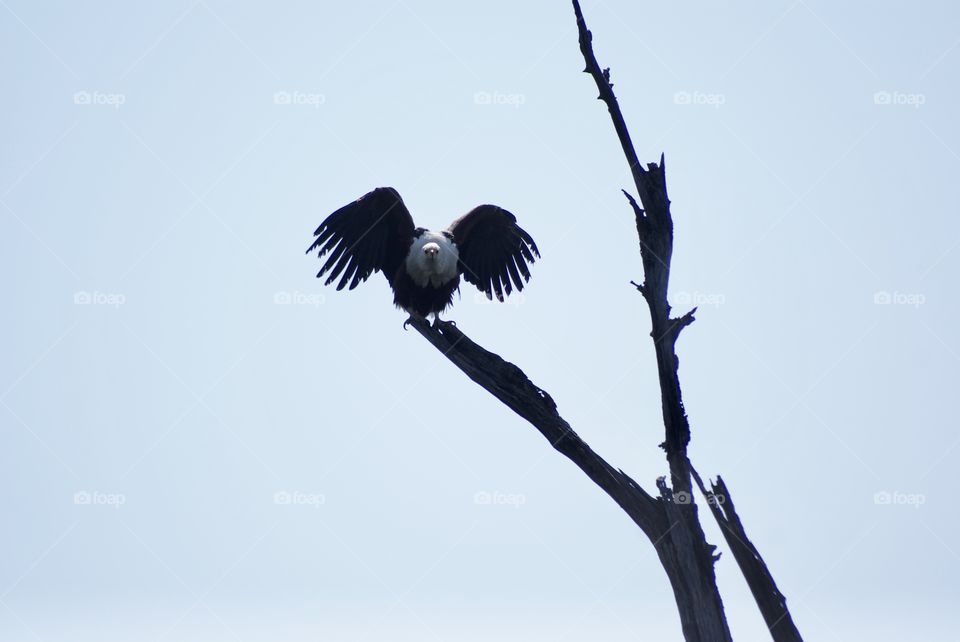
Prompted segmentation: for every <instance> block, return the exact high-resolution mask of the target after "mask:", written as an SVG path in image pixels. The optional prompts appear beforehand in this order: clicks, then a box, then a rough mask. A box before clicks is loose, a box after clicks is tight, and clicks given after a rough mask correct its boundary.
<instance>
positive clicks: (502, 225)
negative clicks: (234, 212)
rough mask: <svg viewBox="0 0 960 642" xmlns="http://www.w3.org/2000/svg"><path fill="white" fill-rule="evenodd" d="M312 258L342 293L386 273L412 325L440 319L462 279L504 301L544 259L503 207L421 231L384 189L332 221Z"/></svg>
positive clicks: (317, 234)
mask: <svg viewBox="0 0 960 642" xmlns="http://www.w3.org/2000/svg"><path fill="white" fill-rule="evenodd" d="M313 235H314V241H313V243H312V244H311V245H310V247H309V248H308V249H307V254H311V253H313V252H316V253H317V257H318V258H320V259H321V260H323V258H324V257H326V261H325V262H324V263H323V266H322V267H321V268H320V271H319V272H317V278H323V277H324V275H326V281H324V285H331V284H332V283H333V282H334V281H336V280H337V278H339V279H340V282H339V283H337V290H338V291H339V290H342V289H343V288H345V287H347V286H349V289H350V290H352V289H354V288H355V287H357V285H359V284H360V283H361V282H363V281H366V280H367V278H369V277H370V275H371V274H373V273H374V272H381V273H383V275H384V276H385V277H386V279H387V283H389V284H390V288H391V289H392V290H393V303H394V305H396V306H397V307H398V308H400V309H401V310H404V311H406V312H407V313H408V314H409V315H410V316H409V317H408V319H407V320H406V321H405V322H404V324H403V325H404V328H406V326H407V324H409V323H411V322H413V321H415V320H416V319H426V318H427V317H428V316H429V315H430V314H433V315H434V318H433V325H434V327H437V326H439V325H440V324H441V323H452V322H450V321H441V320H440V313H441V312H443V311H444V310H446V309H447V308H448V307H449V306H450V305H451V304H452V303H453V294H454V292H459V288H460V278H461V276H462V277H463V278H464V280H466V281H467V282H468V283H471V284H473V285H475V286H476V287H477V288H478V289H479V290H480V291H481V292H483V293H484V294H485V295H486V296H487V298H488V299H490V300H492V299H493V298H494V297H496V298H497V300H498V301H501V302H502V301H503V300H504V295H509V294H510V293H511V292H512V291H513V290H514V289H516V290H517V291H520V290H523V286H524V284H525V283H526V282H527V281H529V280H530V270H529V267H528V265H530V264H532V263H533V262H534V261H535V259H537V258H540V251H539V250H538V249H537V244H536V243H535V242H534V240H533V238H532V237H531V236H530V235H529V234H528V233H527V232H526V231H525V230H524V229H523V228H521V227H520V226H519V225H517V219H516V217H515V216H514V215H513V214H511V213H510V212H508V211H507V210H505V209H503V208H502V207H498V206H496V205H479V206H477V207H475V208H473V209H472V210H470V211H469V212H467V213H466V214H464V215H463V216H461V217H460V218H458V219H456V220H455V221H454V222H453V223H451V224H450V226H449V227H447V229H445V230H442V231H432V230H428V229H426V228H423V227H416V226H415V225H414V223H413V217H412V216H411V215H410V211H409V210H408V209H407V206H406V205H404V203H403V199H402V198H401V197H400V193H399V192H397V190H395V189H394V188H392V187H378V188H376V189H374V190H373V191H371V192H369V193H367V194H365V195H364V196H361V197H360V198H358V199H357V200H355V201H353V202H352V203H348V204H347V205H344V206H343V207H341V208H340V209H338V210H337V211H335V212H334V213H333V214H330V215H329V216H328V217H327V218H326V219H325V220H324V221H323V222H322V223H321V224H320V226H319V227H317V229H316V231H314V233H313Z"/></svg>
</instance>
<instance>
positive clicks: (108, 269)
mask: <svg viewBox="0 0 960 642" xmlns="http://www.w3.org/2000/svg"><path fill="white" fill-rule="evenodd" d="M583 10H584V12H585V14H586V17H587V20H588V23H589V25H590V27H591V29H592V30H593V33H594V43H595V48H596V52H597V55H598V57H599V60H600V64H601V65H602V66H605V67H606V66H609V67H611V68H612V77H613V82H614V83H615V91H616V93H617V95H618V97H619V99H620V103H621V106H622V108H623V111H624V115H625V117H626V120H627V123H628V125H629V127H630V130H631V133H632V135H633V140H634V142H635V144H636V148H637V152H638V155H639V156H640V158H641V159H643V160H647V161H654V160H656V159H658V158H659V156H660V154H661V152H663V153H665V154H666V162H667V182H668V189H669V192H670V197H671V200H672V211H673V217H674V223H675V233H676V239H675V250H674V254H673V271H672V275H671V276H672V282H671V288H670V299H671V302H672V303H673V305H674V306H675V310H676V311H677V313H682V312H684V311H686V310H687V309H688V308H690V307H692V306H694V305H696V306H698V312H697V315H696V316H697V321H696V323H694V324H693V325H692V326H690V327H688V328H687V329H686V330H685V331H684V333H683V336H682V337H681V339H680V341H679V343H678V346H677V352H678V354H679V359H680V371H679V372H680V377H681V383H682V386H683V392H684V400H685V403H686V408H687V411H688V414H689V417H690V423H691V429H692V434H693V441H692V443H691V447H690V455H691V457H692V460H693V462H694V465H695V466H696V467H697V469H698V470H699V472H700V473H701V474H702V475H703V476H704V477H711V478H713V477H715V476H716V475H717V474H720V475H722V476H723V478H724V479H725V480H726V482H727V484H728V486H729V488H730V491H731V493H732V494H733V496H734V498H735V500H736V503H737V508H738V511H739V513H740V515H741V517H742V519H743V521H744V524H745V526H746V528H747V531H748V533H749V534H750V536H751V537H752V538H753V542H754V543H755V544H756V546H757V547H758V548H759V550H760V551H761V552H762V554H763V555H764V557H765V559H766V561H767V562H768V564H769V566H770V569H771V570H772V572H773V575H774V577H775V578H776V580H777V582H778V584H779V586H780V588H781V590H782V591H783V593H784V594H785V595H786V596H787V599H788V604H789V605H790V607H791V610H792V613H793V617H794V620H795V622H796V623H797V625H798V627H799V628H800V630H801V632H802V633H803V634H804V636H805V638H806V639H809V640H835V641H836V640H839V641H846V640H864V639H870V640H876V641H887V640H889V641H893V640H904V639H931V640H932V639H936V640H960V637H957V636H958V634H957V630H958V627H957V623H958V622H957V615H956V608H955V604H956V602H957V599H958V597H960V595H958V587H957V582H956V577H957V575H958V572H960V544H958V542H960V517H958V512H957V510H956V502H955V495H956V483H955V475H954V468H955V466H954V465H953V462H954V461H955V460H956V458H957V457H958V456H960V448H958V444H960V434H958V430H957V427H958V426H957V412H956V383H957V367H958V362H960V342H958V338H957V333H956V331H955V330H951V329H950V328H956V323H955V317H956V316H957V315H958V313H960V307H958V299H957V294H956V287H955V284H954V281H953V278H954V277H953V276H951V275H956V274H957V272H958V269H960V248H958V246H960V222H958V216H957V215H958V211H957V205H956V203H957V199H956V189H955V185H956V176H957V174H958V171H960V125H958V122H957V119H956V113H957V111H958V106H960V105H958V103H960V94H958V90H957V83H956V78H957V77H958V72H960V8H958V6H957V5H956V4H955V3H949V2H933V1H927V2H923V1H921V2H918V3H912V4H907V3H900V2H873V3H865V2H850V3H830V2H825V1H823V0H791V1H785V2H781V1H779V0H775V1H773V2H764V3H760V2H753V3H732V2H703V1H701V0H695V1H694V2H687V3H653V2H626V1H620V0H617V1H614V0H584V1H583ZM0 55H2V56H3V58H4V59H5V60H7V61H8V62H7V64H5V65H3V66H2V68H0V82H2V85H3V87H4V100H3V101H2V103H0V113H2V116H3V117H2V118H0V140H2V146H3V152H2V154H0V256H2V261H3V271H4V273H5V274H6V275H7V278H5V279H3V281H2V286H0V287H2V296H3V300H4V302H5V305H4V306H3V308H2V312H0V314H2V316H0V319H2V321H0V323H2V330H3V331H2V339H0V343H2V346H3V349H2V354H3V359H2V360H0V440H2V442H0V488H2V490H0V501H2V505H3V507H4V510H5V513H6V515H5V520H4V523H5V528H4V529H2V531H0V546H2V549H3V550H4V553H5V554H4V555H3V556H0V638H2V639H4V640H11V641H21V640H23V641H28V640H40V641H60V640H70V641H71V642H81V641H87V640H90V641H93V640H96V641H97V642H103V641H113V640H131V639H137V640H155V641H160V640H189V641H192V640H198V641H199V640H203V641H205V642H210V641H219V640H240V641H245V642H254V641H260V640H277V639H283V640H289V641H301V640H304V641H305V640H311V641H312V640H337V641H344V642H346V641H350V642H354V641H363V640H400V641H404V640H416V641H422V640H427V641H431V640H458V641H460V640H467V641H469V640H481V639H490V638H491V637H496V638H498V639H503V640H548V639H549V640H552V641H558V640H579V639H606V640H611V641H619V640H633V641H636V640H649V641H660V640H666V641H673V640H680V639H682V638H681V635H680V628H679V620H678V617H677V615H676V609H675V605H674V603H673V598H672V594H671V592H670V588H669V584H668V582H667V579H666V576H665V574H664V572H663V570H662V568H661V567H660V565H659V564H658V562H657V559H656V555H655V553H654V551H653V548H652V547H651V546H650V544H649V542H648V541H647V539H646V538H645V537H644V536H643V534H642V533H641V532H640V531H639V530H638V529H637V528H636V527H635V525H634V524H633V523H632V522H631V521H630V520H629V519H628V518H627V517H626V515H625V514H623V513H622V512H621V511H620V510H619V508H618V507H617V506H616V505H615V504H614V503H613V502H612V501H611V500H610V499H609V498H608V497H607V496H605V495H604V494H603V493H602V492H601V491H600V490H599V489H598V488H596V487H595V486H593V485H592V484H591V483H590V482H589V480H588V479H586V478H585V477H584V476H583V475H582V473H580V471H579V470H577V469H576V467H575V466H573V465H572V464H571V463H570V462H569V461H567V460H566V459H564V458H563V457H562V456H560V455H559V454H557V453H556V452H554V451H553V450H552V449H551V448H550V447H549V444H547V443H546V442H545V441H544V440H543V439H542V437H541V436H540V435H539V434H538V433H537V432H536V431H535V430H534V429H533V428H532V427H531V426H530V425H528V424H526V423H525V422H524V421H523V420H521V419H520V418H519V417H517V416H515V415H514V414H512V413H511V412H510V411H509V410H508V409H506V408H505V407H503V406H502V405H501V404H500V403H498V402H497V401H496V400H494V399H493V398H492V397H490V395H488V394H487V393H486V392H485V391H483V390H481V389H479V388H478V387H477V386H476V385H474V384H472V383H471V382H470V381H469V380H468V379H467V378H466V377H465V376H463V375H462V373H460V372H459V371H458V370H456V369H455V368H454V367H453V366H452V365H451V364H450V363H449V362H448V361H447V360H445V359H444V358H443V357H442V356H441V355H440V354H438V353H437V352H436V351H435V350H434V349H433V348H432V347H430V346H429V345H428V344H427V343H426V342H425V341H424V340H423V339H422V338H421V337H420V336H419V335H418V334H417V333H415V332H412V331H411V332H405V331H404V330H403V328H402V322H403V320H404V315H403V314H402V313H400V312H399V311H397V310H395V309H394V308H393V307H392V305H391V294H390V291H389V289H388V287H387V284H386V282H385V280H384V279H383V278H381V277H380V276H379V275H375V276H374V277H372V278H371V279H370V280H369V281H368V282H367V283H365V284H364V285H363V286H362V287H359V288H357V289H356V290H354V291H352V292H336V291H334V290H333V289H328V288H324V287H323V286H322V283H321V282H319V281H317V280H316V279H315V278H314V275H315V273H316V271H317V270H318V269H319V263H318V262H317V259H316V258H315V257H311V256H306V255H305V254H304V251H305V249H306V248H307V246H308V245H309V244H310V242H311V235H312V231H313V229H314V228H315V227H316V226H317V224H319V222H320V221H321V220H323V218H324V217H325V216H326V215H327V214H328V213H330V212H332V211H333V210H335V209H336V208H338V207H340V206H341V205H344V204H346V203H348V202H350V201H352V200H354V199H355V198H357V197H359V196H361V195H362V194H364V193H366V192H367V191H369V190H370V189H372V188H374V187H377V186H386V185H389V186H393V187H395V188H396V189H397V190H398V191H399V192H400V194H401V195H402V196H403V197H404V200H405V202H406V204H407V206H408V208H409V209H410V211H411V212H412V213H413V216H414V218H415V220H416V221H417V223H418V224H419V225H422V226H425V227H429V228H434V229H438V228H443V227H445V226H446V225H447V224H448V223H449V222H450V221H452V220H453V219H454V218H456V217H457V216H459V215H461V214H462V213H464V212H466V211H467V210H469V209H470V208H472V207H473V206H475V205H477V204H480V203H495V204H498V205H501V206H503V207H505V208H507V209H508V210H510V211H511V212H513V213H514V214H516V216H517V217H518V220H519V221H520V224H521V225H522V226H523V227H524V228H525V229H526V230H528V231H529V232H530V233H531V234H532V235H533V237H534V238H535V239H536V242H537V245H538V246H539V248H540V251H541V253H542V259H541V260H540V261H538V262H537V264H536V265H535V266H534V267H533V278H532V280H531V281H530V284H529V287H528V288H527V289H525V290H524V291H523V293H522V296H516V295H515V296H513V297H511V298H510V299H509V300H508V302H506V303H504V304H495V303H489V302H487V301H486V299H482V298H478V296H477V292H476V290H475V289H473V288H472V287H471V286H469V285H466V284H465V285H464V287H462V288H461V297H460V299H459V300H457V301H456V302H455V304H454V307H453V308H452V310H451V311H450V312H449V313H448V314H447V315H446V316H447V318H451V319H454V320H456V321H457V323H458V325H459V327H460V329H461V330H463V331H465V332H466V333H467V334H468V335H469V336H471V337H472V338H473V339H474V340H475V341H477V342H479V343H480V344H481V345H484V346H485V347H487V348H488V349H490V350H492V351H494V352H497V353H498V354H501V355H503V356H504V357H505V358H507V359H509V360H510V361H512V362H514V363H516V364H517V365H519V366H520V367H521V368H523V369H524V371H525V372H526V373H527V374H528V375H529V376H530V378H531V379H532V380H533V381H534V383H536V384H537V385H539V386H540V387H542V388H544V389H545V390H547V391H548V392H549V393H550V394H551V395H552V396H553V398H554V399H555V400H556V401H557V403H558V406H559V410H560V412H561V414H562V415H563V416H564V418H565V419H566V420H567V421H569V422H570V424H571V425H572V426H573V428H574V429H575V430H576V431H577V432H578V433H579V434H580V435H581V436H582V437H583V438H584V439H585V440H586V441H587V442H588V443H589V444H590V445H591V446H592V447H593V448H594V449H595V450H596V451H597V452H598V453H600V454H601V455H602V456H604V457H605V458H607V459H608V461H610V462H611V463H612V464H613V465H614V466H617V467H620V468H622V469H623V470H625V471H626V472H628V473H629V474H630V475H631V476H633V478H634V479H636V480H637V481H638V482H639V483H641V484H642V485H643V486H644V487H645V488H646V489H647V490H648V491H649V490H651V489H653V488H654V482H655V479H656V478H657V477H658V476H660V475H663V474H665V473H666V471H667V468H666V464H665V461H664V458H663V454H662V452H661V451H660V450H659V449H658V447H657V444H658V443H660V442H661V441H662V439H663V427H662V420H661V416H660V404H659V390H658V386H657V379H656V366H655V361H654V355H653V350H652V344H651V341H650V338H649V336H648V335H649V317H648V314H647V311H646V309H645V306H644V303H643V301H642V299H641V297H640V296H639V295H638V293H637V292H636V291H635V290H634V289H633V288H632V287H631V286H630V281H631V280H640V279H641V278H642V266H641V263H640V258H639V252H638V242H637V238H636V231H635V228H634V224H633V220H632V213H631V210H630V208H629V207H628V205H627V204H626V202H625V200H624V198H623V195H622V194H621V193H620V189H621V188H630V187H631V181H630V177H629V174H628V171H627V166H626V163H625V161H624V159H623V156H622V153H621V151H620V148H619V143H618V142H617V139H616V137H615V135H614V132H613V129H612V127H611V125H610V121H609V117H608V115H607V113H606V110H605V108H604V107H603V105H602V103H600V102H598V101H596V100H595V98H596V88H595V86H594V85H593V81H592V80H591V79H590V78H589V77H588V76H587V75H585V74H583V73H581V70H582V69H583V61H582V59H581V57H580V52H579V49H578V47H577V42H576V29H575V23H574V20H573V12H572V9H571V7H570V5H569V3H567V2H565V1H556V2H544V1H537V2H523V3H517V2H505V1H501V0H495V1H492V2H484V3H449V2H436V1H426V0H424V1H418V0H384V1H380V0H374V1H371V2H362V3H346V2H341V3H310V2H294V1H291V2H283V3H273V4H268V3H245V2H227V1H226V0H172V1H170V2H164V3H146V2H118V1H114V2H101V1H94V2H85V3H72V2H26V1H24V0H0ZM701 516H702V518H703V522H704V528H705V529H706V532H707V537H708V539H709V541H711V542H712V543H715V544H718V545H719V546H720V550H721V552H723V553H724V554H723V556H722V557H721V559H720V561H719V562H718V564H717V576H718V582H719V586H720V590H721V592H722V595H723V598H724V603H725V606H726V610H727V615H728V618H729V623H730V627H731V629H732V632H733V635H734V638H735V639H737V640H763V639H766V633H765V628H764V625H763V621H762V619H761V617H760V615H759V613H758V612H757V610H756V607H755V606H754V604H753V601H752V598H751V597H750V594H749V591H748V589H747V587H746V584H745V582H744V581H743V578H742V577H741V576H740V574H739V571H738V569H737V568H736V565H735V564H734V562H733V560H732V556H731V555H729V554H728V553H726V551H725V548H724V544H723V542H722V537H721V535H720V533H719V531H718V529H717V527H716V524H714V523H711V521H710V516H709V515H708V514H707V513H702V515H701Z"/></svg>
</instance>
